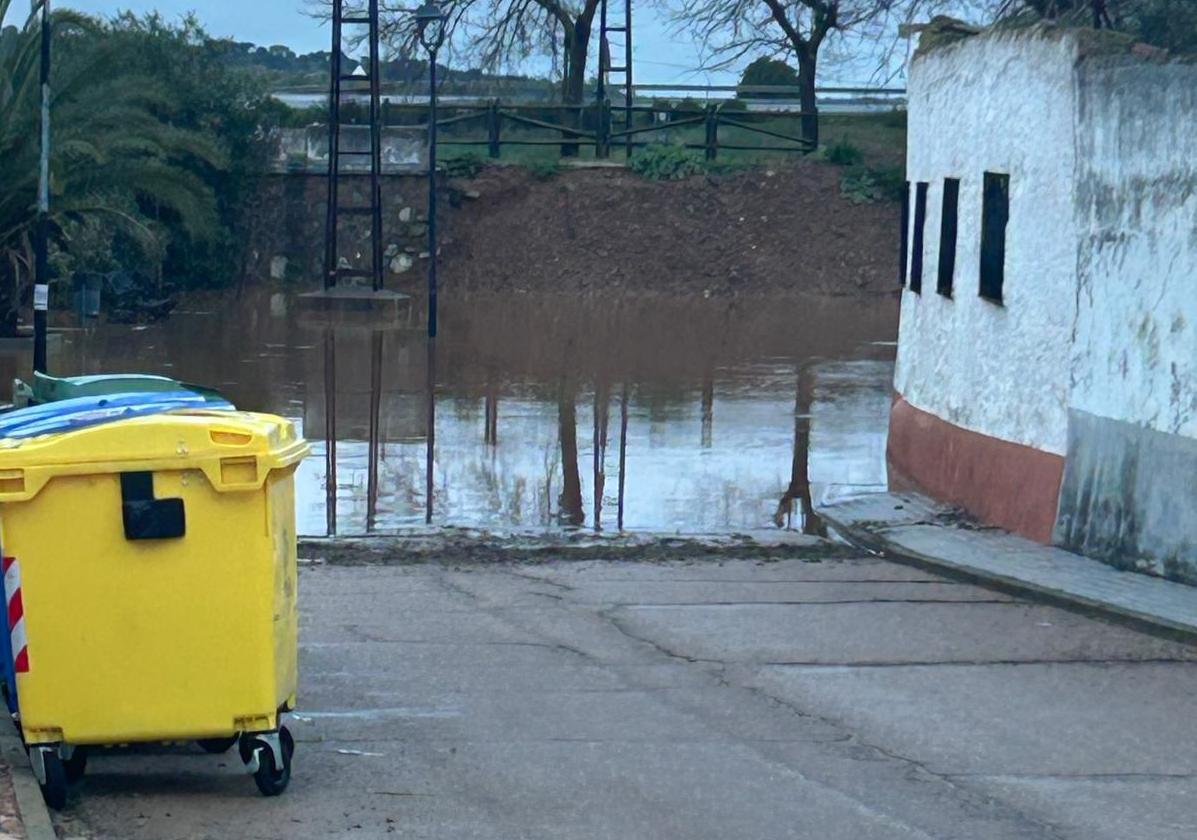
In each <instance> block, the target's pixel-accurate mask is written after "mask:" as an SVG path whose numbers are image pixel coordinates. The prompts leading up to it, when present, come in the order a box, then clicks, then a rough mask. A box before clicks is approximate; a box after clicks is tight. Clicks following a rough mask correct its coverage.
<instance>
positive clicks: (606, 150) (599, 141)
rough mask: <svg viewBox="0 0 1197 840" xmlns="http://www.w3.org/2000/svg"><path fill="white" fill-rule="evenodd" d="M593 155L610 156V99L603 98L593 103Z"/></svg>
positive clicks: (597, 156)
mask: <svg viewBox="0 0 1197 840" xmlns="http://www.w3.org/2000/svg"><path fill="white" fill-rule="evenodd" d="M595 111H596V112H597V116H596V118H595V127H594V156H595V157H596V158H599V159H600V160H601V159H604V158H609V157H611V100H610V99H603V100H602V101H601V102H599V103H597V104H596V105H595Z"/></svg>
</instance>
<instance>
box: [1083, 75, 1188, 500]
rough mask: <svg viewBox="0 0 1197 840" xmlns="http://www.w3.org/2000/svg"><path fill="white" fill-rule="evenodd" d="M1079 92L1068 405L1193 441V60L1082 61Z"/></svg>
mask: <svg viewBox="0 0 1197 840" xmlns="http://www.w3.org/2000/svg"><path fill="white" fill-rule="evenodd" d="M1077 92H1078V103H1077V105H1078V107H1077V112H1076V126H1077V151H1078V161H1077V162H1078V169H1077V212H1078V217H1079V221H1080V224H1081V228H1082V231H1081V234H1082V239H1081V241H1080V247H1079V251H1078V259H1077V276H1078V281H1079V294H1078V299H1077V303H1078V318H1077V326H1076V341H1075V347H1074V349H1073V356H1072V370H1071V374H1072V407H1073V408H1076V409H1078V410H1081V411H1085V412H1088V413H1089V414H1093V415H1096V416H1099V417H1105V418H1110V419H1114V420H1120V421H1124V422H1128V423H1132V424H1135V425H1139V426H1143V427H1145V428H1149V429H1152V430H1154V431H1158V432H1167V433H1172V434H1179V435H1184V436H1186V437H1189V438H1197V65H1193V64H1189V63H1167V64H1165V63H1159V62H1151V61H1144V60H1143V59H1142V58H1136V57H1134V56H1111V57H1099V58H1090V59H1086V60H1085V61H1083V62H1082V63H1081V64H1080V65H1079V67H1078V72H1077ZM1193 480H1194V481H1195V482H1197V479H1193Z"/></svg>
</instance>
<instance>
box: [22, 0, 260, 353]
mask: <svg viewBox="0 0 1197 840" xmlns="http://www.w3.org/2000/svg"><path fill="white" fill-rule="evenodd" d="M12 2H13V0H0V19H2V18H3V17H4V15H5V14H6V13H7V12H8V11H9V7H10V6H11V5H12ZM39 19H40V14H33V15H31V16H30V18H29V19H28V21H26V23H25V24H24V25H23V26H21V27H19V28H18V27H9V28H7V29H5V30H4V31H3V33H0V333H10V334H11V332H12V331H13V330H14V329H15V327H16V323H17V312H18V310H19V307H20V305H21V304H22V302H23V301H24V302H27V300H25V299H26V298H27V296H28V293H29V288H28V287H29V281H30V279H31V270H30V267H31V265H32V253H31V239H32V228H33V224H34V219H35V202H36V195H37V181H38V165H37V161H38V156H39V154H40V143H39V132H38V130H37V126H38V103H39V96H40V94H39V87H40V85H39V59H38V55H39V41H40V21H39ZM53 20H54V24H53V26H54V29H53V32H54V69H53V76H52V84H51V91H52V100H51V111H52V122H53V142H52V145H51V148H52V157H51V211H52V223H53V225H52V236H53V243H52V248H53V251H54V253H53V264H54V266H55V267H56V269H57V270H58V271H59V272H60V273H68V272H70V271H73V270H110V269H112V268H116V267H124V268H137V269H141V270H144V271H145V272H146V273H147V274H149V275H157V276H158V277H159V278H162V277H164V278H165V280H166V282H167V283H168V284H170V285H172V286H175V287H194V286H201V285H220V284H222V283H227V282H231V281H232V280H235V279H236V277H237V276H238V273H239V268H240V266H239V264H238V259H239V257H238V255H239V254H240V253H241V250H242V249H241V248H240V247H239V246H240V241H241V240H242V238H243V236H242V234H243V231H241V230H239V226H240V225H241V224H242V223H243V220H244V218H245V217H246V214H247V210H248V208H249V206H250V205H251V203H252V191H251V189H250V185H249V183H250V180H251V179H250V178H249V177H248V176H249V175H250V174H251V173H252V172H253V171H255V170H256V169H258V168H259V167H261V166H262V165H263V164H264V163H265V158H266V156H267V155H268V154H269V151H270V148H271V146H270V138H269V134H270V132H269V127H270V126H271V124H272V122H273V121H274V120H275V119H276V115H277V113H278V112H279V110H281V109H282V107H283V106H281V105H279V104H276V103H273V100H270V99H269V97H268V96H267V94H266V92H265V90H263V89H260V88H259V87H257V86H256V83H255V82H254V78H253V76H252V75H251V74H247V73H245V72H242V71H240V70H238V69H236V68H233V67H230V66H229V64H228V63H227V62H226V61H225V54H226V53H227V42H222V41H213V40H212V39H210V38H208V37H207V36H206V35H205V34H204V32H203V30H202V29H201V28H200V27H199V25H198V24H197V23H196V22H195V21H194V20H193V19H189V20H186V21H184V22H183V23H181V24H179V25H170V24H167V23H165V22H164V21H163V20H162V19H161V18H159V17H158V16H153V15H151V16H148V17H144V18H137V17H134V16H132V15H128V14H125V15H121V16H118V17H117V18H114V19H112V20H110V21H100V20H97V19H95V18H90V17H86V16H82V15H79V14H76V13H73V12H70V11H57V12H55V14H54V19H53Z"/></svg>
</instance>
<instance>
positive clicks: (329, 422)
mask: <svg viewBox="0 0 1197 840" xmlns="http://www.w3.org/2000/svg"><path fill="white" fill-rule="evenodd" d="M324 508H325V516H326V519H327V523H328V524H327V529H328V535H329V536H330V537H335V536H336V535H337V339H336V337H335V336H334V335H333V331H332V330H331V329H326V330H325V331H324Z"/></svg>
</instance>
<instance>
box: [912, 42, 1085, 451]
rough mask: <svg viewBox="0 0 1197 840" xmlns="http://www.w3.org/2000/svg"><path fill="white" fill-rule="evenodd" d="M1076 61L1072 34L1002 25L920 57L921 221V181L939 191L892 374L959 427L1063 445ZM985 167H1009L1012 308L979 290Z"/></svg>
mask: <svg viewBox="0 0 1197 840" xmlns="http://www.w3.org/2000/svg"><path fill="white" fill-rule="evenodd" d="M1076 58H1077V46H1076V43H1075V41H1074V40H1073V39H1072V38H1071V37H1069V36H1044V35H1038V36H1036V35H1027V34H1026V33H1022V34H1019V35H1017V36H1012V35H1009V34H1001V33H993V32H991V33H988V34H985V35H980V36H976V37H973V38H969V39H967V40H965V41H962V42H959V43H957V44H954V45H951V46H942V47H937V48H935V49H932V50H929V51H927V52H925V53H920V54H919V55H917V56H916V57H915V59H914V61H913V62H912V64H911V68H910V73H909V82H908V87H909V140H908V154H907V177H908V178H909V179H910V182H911V214H910V215H911V223H912V225H913V220H914V184H915V183H916V182H918V181H926V182H929V183H930V193H929V197H928V203H927V222H926V227H925V246H924V256H923V264H924V272H923V291H922V294H921V295H918V294H915V293H913V292H911V291H910V290H909V288H907V289H906V290H905V291H904V292H903V298H902V321H901V335H900V341H899V351H898V363H897V370H896V374H895V383H894V384H895V388H896V389H897V391H898V393H900V394H901V395H902V396H903V397H904V398H905V399H906V400H907V401H909V402H910V403H911V404H912V405H914V406H915V407H916V408H919V409H922V410H924V411H927V412H930V413H932V414H935V415H936V416H938V417H940V418H942V419H944V420H947V421H948V422H950V423H953V424H955V425H957V426H961V427H963V428H966V429H970V430H973V431H977V432H980V433H983V434H986V435H989V436H992V437H996V438H999V439H1002V440H1006V441H1011V442H1014V443H1020V444H1024V445H1027V446H1032V447H1035V448H1037V449H1041V450H1045V451H1048V452H1051V453H1055V454H1060V455H1063V454H1064V453H1065V451H1066V448H1067V429H1068V391H1069V371H1068V358H1069V350H1070V345H1071V339H1072V330H1073V326H1074V322H1075V315H1076V270H1077V242H1078V237H1079V234H1078V231H1077V227H1076V219H1075V212H1074V192H1075V187H1074V173H1075V169H1076V154H1075V149H1076V143H1075V136H1074V132H1075V119H1074V112H1075V105H1076V101H1075V100H1076V86H1075V72H1074V71H1075V65H1076ZM986 171H992V172H1002V173H1008V174H1009V175H1010V223H1009V227H1008V228H1007V235H1006V279H1005V293H1004V305H1003V306H998V305H995V304H993V303H990V302H988V301H986V300H983V299H981V298H980V297H978V287H979V277H980V245H981V208H982V185H983V179H984V173H985V172H986ZM948 177H951V178H959V179H960V181H961V184H960V212H959V229H958V230H959V233H958V245H957V256H956V276H955V294H954V296H953V298H951V299H948V298H945V297H942V296H940V295H938V294H937V293H936V277H937V273H938V262H939V241H940V214H941V208H942V196H943V179H944V178H948ZM910 241H911V242H912V243H913V235H912V236H911V237H910Z"/></svg>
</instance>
